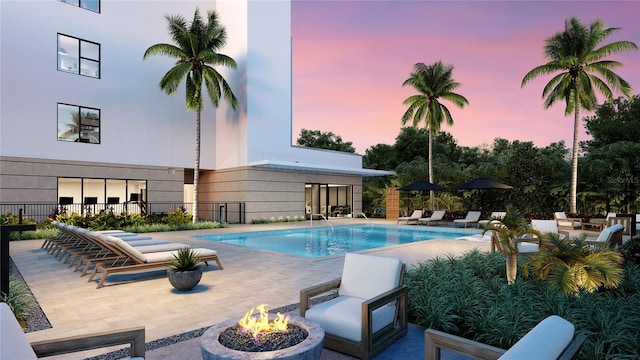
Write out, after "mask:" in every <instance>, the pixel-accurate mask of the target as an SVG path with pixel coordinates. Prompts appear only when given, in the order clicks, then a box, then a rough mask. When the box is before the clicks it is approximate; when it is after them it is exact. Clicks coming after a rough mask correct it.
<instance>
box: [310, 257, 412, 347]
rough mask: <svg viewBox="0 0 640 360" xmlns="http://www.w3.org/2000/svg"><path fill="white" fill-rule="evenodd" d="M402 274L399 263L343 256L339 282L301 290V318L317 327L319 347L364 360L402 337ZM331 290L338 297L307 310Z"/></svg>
mask: <svg viewBox="0 0 640 360" xmlns="http://www.w3.org/2000/svg"><path fill="white" fill-rule="evenodd" d="M404 269H405V266H404V264H403V263H402V261H400V259H396V258H391V257H382V256H373V255H364V254H355V253H347V254H346V255H345V257H344V268H343V272H342V278H341V279H336V280H333V281H330V282H327V283H324V284H320V285H317V286H313V287H310V288H307V289H304V290H301V291H300V316H303V317H305V318H307V319H310V320H311V321H315V322H316V323H318V324H320V326H322V328H323V329H324V331H325V338H324V347H326V348H329V349H333V350H336V351H339V352H343V353H346V354H349V355H352V356H356V357H359V358H360V359H369V358H371V357H373V356H374V355H376V354H378V353H380V352H381V351H382V350H384V349H385V348H386V347H387V346H389V345H391V344H392V343H393V342H394V341H396V340H397V339H399V338H400V337H402V336H404V335H405V334H406V333H407V329H408V327H407V286H406V285H402V277H403V275H404ZM335 290H337V291H338V297H336V298H334V299H332V300H329V301H325V302H323V303H320V304H318V305H315V306H313V307H312V306H310V305H311V298H313V297H315V296H318V295H322V294H326V293H328V292H330V291H335Z"/></svg>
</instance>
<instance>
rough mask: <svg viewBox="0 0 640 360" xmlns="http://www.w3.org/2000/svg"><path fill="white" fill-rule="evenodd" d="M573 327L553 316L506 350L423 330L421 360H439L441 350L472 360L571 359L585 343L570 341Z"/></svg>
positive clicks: (579, 339) (581, 339)
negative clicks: (422, 355)
mask: <svg viewBox="0 0 640 360" xmlns="http://www.w3.org/2000/svg"><path fill="white" fill-rule="evenodd" d="M574 333H575V327H574V326H573V324H572V323H570V322H569V321H567V320H565V319H563V318H561V317H560V316H557V315H551V316H549V317H547V318H546V319H544V320H542V321H541V322H539V323H538V324H537V325H536V326H535V327H534V328H533V329H531V330H530V331H529V332H528V333H526V334H525V335H524V336H523V337H522V338H521V339H520V340H518V342H516V343H515V344H514V345H513V346H512V347H511V348H510V349H509V350H504V349H500V348H497V347H495V346H490V345H487V344H483V343H480V342H477V341H473V340H469V339H466V338H463V337H460V336H455V335H450V334H447V333H444V332H441V331H437V330H433V329H427V330H425V332H424V340H425V358H426V359H427V360H440V359H441V349H446V350H451V351H455V352H456V353H458V354H462V355H465V356H468V357H472V358H474V359H484V360H493V359H501V360H522V359H533V358H535V359H545V360H552V359H562V360H570V359H572V358H573V357H574V356H575V355H576V354H577V353H578V351H579V350H580V347H581V346H582V343H583V342H584V340H585V339H586V337H587V336H586V335H585V334H581V333H580V334H578V335H576V336H575V337H574Z"/></svg>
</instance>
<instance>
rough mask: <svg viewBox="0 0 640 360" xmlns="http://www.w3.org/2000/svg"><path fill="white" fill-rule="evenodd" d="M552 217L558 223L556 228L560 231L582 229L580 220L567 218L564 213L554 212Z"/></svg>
mask: <svg viewBox="0 0 640 360" xmlns="http://www.w3.org/2000/svg"><path fill="white" fill-rule="evenodd" d="M553 217H554V218H555V220H556V221H557V222H558V228H560V229H570V230H573V229H580V228H582V219H580V218H568V217H567V214H565V212H564V211H556V212H555V213H554V214H553Z"/></svg>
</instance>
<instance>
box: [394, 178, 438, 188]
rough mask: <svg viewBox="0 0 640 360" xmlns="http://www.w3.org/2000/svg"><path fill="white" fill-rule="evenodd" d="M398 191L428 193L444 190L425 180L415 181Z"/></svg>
mask: <svg viewBox="0 0 640 360" xmlns="http://www.w3.org/2000/svg"><path fill="white" fill-rule="evenodd" d="M398 190H402V191H412V190H413V191H430V190H444V188H443V187H442V186H440V185H438V184H433V183H430V182H428V181H425V180H420V181H416V182H414V183H411V184H409V185H406V186H403V187H401V188H399V189H398Z"/></svg>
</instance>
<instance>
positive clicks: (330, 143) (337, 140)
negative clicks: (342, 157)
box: [296, 129, 356, 153]
mask: <svg viewBox="0 0 640 360" xmlns="http://www.w3.org/2000/svg"><path fill="white" fill-rule="evenodd" d="M296 144H298V145H300V146H305V147H310V148H316V149H327V150H335V151H342V152H348V153H355V152H356V148H354V147H353V143H352V142H351V141H346V142H343V141H342V136H340V135H336V134H334V133H333V132H331V131H328V132H324V131H320V130H307V129H302V130H300V135H298V140H296Z"/></svg>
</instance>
